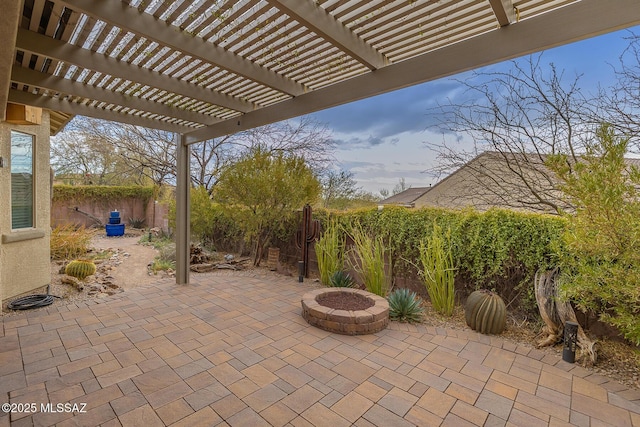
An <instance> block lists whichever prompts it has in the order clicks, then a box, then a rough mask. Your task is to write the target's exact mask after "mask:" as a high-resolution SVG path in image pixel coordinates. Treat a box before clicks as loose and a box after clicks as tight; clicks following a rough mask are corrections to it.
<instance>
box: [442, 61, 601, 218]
mask: <svg viewBox="0 0 640 427" xmlns="http://www.w3.org/2000/svg"><path fill="white" fill-rule="evenodd" d="M541 58H542V55H535V56H530V57H528V58H527V59H525V60H521V61H513V62H512V68H511V69H510V70H509V71H505V72H501V71H497V72H477V73H474V74H473V76H472V78H470V79H468V80H465V81H459V83H461V84H462V85H463V86H464V87H465V88H466V99H467V100H466V101H465V102H462V103H456V102H452V101H450V102H449V103H447V104H444V105H441V106H440V107H439V108H437V109H436V112H437V113H438V115H439V117H440V120H439V123H438V127H439V130H441V131H442V132H443V133H444V135H445V137H444V142H442V143H429V145H430V146H431V148H432V149H434V150H435V151H436V152H437V155H438V158H439V161H440V162H439V163H440V164H439V166H438V167H437V168H435V169H434V170H432V172H435V173H442V172H451V171H452V170H454V169H458V168H460V167H461V166H463V165H465V164H468V162H469V161H470V160H471V159H474V158H476V157H477V156H478V155H479V154H480V153H482V152H485V151H490V152H492V162H491V163H487V162H471V163H469V164H468V166H467V167H468V168H469V167H470V168H472V169H473V171H471V172H472V173H470V174H468V175H469V179H471V180H474V181H475V182H470V183H469V185H468V186H466V189H467V191H469V192H470V193H471V194H468V195H467V194H459V196H460V197H473V198H475V199H476V200H478V199H485V201H486V202H487V204H489V205H491V204H498V205H502V206H508V207H513V208H527V209H531V210H540V211H553V212H558V211H560V210H561V209H566V208H567V207H570V206H567V204H566V202H565V201H564V200H563V198H562V193H561V192H560V191H558V180H557V178H556V177H555V176H554V174H553V173H552V172H551V171H550V170H549V169H547V168H546V166H545V160H546V156H547V155H549V154H566V155H567V156H568V159H569V161H571V162H575V161H576V160H577V158H578V156H579V153H580V152H581V151H582V148H583V147H584V141H585V138H586V137H588V136H590V135H592V130H593V129H594V126H592V124H593V123H594V122H596V121H597V119H595V118H594V117H593V110H592V109H591V108H588V105H590V104H589V102H588V100H587V99H586V97H585V96H584V94H583V93H582V91H581V89H580V86H579V81H580V76H574V77H572V78H568V77H566V76H565V75H564V72H562V71H559V70H557V69H556V67H555V66H554V65H553V64H549V65H548V66H542V65H541ZM452 135H453V136H454V138H457V137H459V136H461V135H464V136H467V137H470V138H471V141H472V147H471V149H467V150H464V149H461V148H460V146H459V144H458V143H457V141H455V142H453V143H450V142H448V141H447V137H451V136H452Z"/></svg>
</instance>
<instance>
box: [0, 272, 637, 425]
mask: <svg viewBox="0 0 640 427" xmlns="http://www.w3.org/2000/svg"><path fill="white" fill-rule="evenodd" d="M192 281H193V282H194V283H192V284H191V285H189V286H178V285H176V284H175V283H173V281H171V280H166V281H158V282H157V283H156V284H154V285H151V286H144V287H140V288H136V289H134V290H131V291H127V292H125V293H123V294H120V295H118V296H116V297H111V298H108V299H104V300H101V301H100V302H99V303H97V302H89V303H81V304H77V305H70V306H64V307H59V308H49V309H48V310H40V311H35V312H29V313H24V314H21V315H18V316H9V317H5V318H4V319H3V320H2V328H1V329H0V403H7V402H10V403H12V404H16V406H17V404H30V403H35V404H36V409H37V411H36V413H17V412H15V413H11V414H4V413H0V427H1V426H9V425H12V426H22V425H43V426H44V425H54V424H55V425H60V426H66V425H85V426H97V425H105V426H119V425H122V426H161V425H176V426H182V425H184V426H200V425H204V426H206V425H230V426H243V425H245V426H259V425H275V426H284V425H291V426H310V425H315V426H331V427H337V426H348V425H357V426H380V427H382V426H385V427H386V426H404V425H407V426H408V425H420V426H431V425H434V426H437V425H451V426H465V425H470V426H482V425H486V426H503V425H521V426H527V427H529V426H536V425H554V426H560V425H578V426H592V427H593V426H604V425H612V426H636V427H638V426H640V391H638V390H631V389H628V388H627V387H625V386H623V385H621V384H619V383H617V382H615V381H611V380H609V379H608V378H605V377H602V376H599V375H595V374H592V373H591V372H589V371H587V370H584V369H582V368H580V367H577V366H575V365H571V364H567V363H565V362H563V361H561V360H560V359H559V358H558V357H556V356H554V355H549V354H548V353H543V352H540V351H537V350H535V349H531V348H528V347H523V346H518V345H514V344H512V343H510V342H505V341H503V340H501V339H499V338H497V337H489V336H484V335H480V334H477V333H475V332H472V331H459V330H445V329H439V328H433V327H428V326H424V325H418V326H411V325H406V324H401V323H396V322H392V323H391V325H390V326H389V328H388V329H386V330H384V331H382V332H379V333H377V334H374V335H365V336H356V337H353V336H342V335H335V334H331V333H328V332H325V331H322V330H320V329H317V328H315V327H312V326H309V325H307V324H306V322H305V321H304V320H303V319H302V317H301V315H300V311H301V308H300V299H301V297H302V294H303V293H304V292H305V291H307V290H309V289H311V288H312V287H313V286H314V285H313V284H312V283H310V282H305V283H303V284H299V283H298V282H297V280H296V279H295V278H292V277H285V276H278V275H275V274H261V273H260V274H252V273H248V272H244V273H222V274H221V273H210V274H200V275H194V276H193V277H192ZM47 402H50V403H53V404H54V408H55V404H57V403H70V404H74V403H75V404H78V405H80V404H86V411H87V412H86V413H69V412H64V411H62V412H57V413H52V412H44V413H43V412H41V411H40V410H41V409H42V408H41V404H46V403H47Z"/></svg>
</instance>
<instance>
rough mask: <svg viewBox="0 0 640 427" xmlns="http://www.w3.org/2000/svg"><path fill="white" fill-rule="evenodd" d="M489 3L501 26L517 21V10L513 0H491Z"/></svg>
mask: <svg viewBox="0 0 640 427" xmlns="http://www.w3.org/2000/svg"><path fill="white" fill-rule="evenodd" d="M489 3H490V4H491V8H492V9H493V14H494V15H496V19H497V20H498V24H499V25H500V26H501V27H504V26H505V25H509V24H512V23H514V22H516V10H515V8H514V7H513V0H489Z"/></svg>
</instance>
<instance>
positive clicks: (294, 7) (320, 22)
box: [267, 0, 389, 70]
mask: <svg viewBox="0 0 640 427" xmlns="http://www.w3.org/2000/svg"><path fill="white" fill-rule="evenodd" d="M267 1H268V2H269V3H270V4H272V5H274V6H276V7H277V8H278V9H280V10H282V11H284V12H286V13H287V15H289V16H291V17H294V18H295V19H296V20H297V21H301V22H302V23H303V24H304V25H305V26H306V27H308V28H310V29H312V30H313V31H314V32H315V33H316V34H318V35H320V36H322V37H323V38H325V39H326V40H328V41H329V42H330V43H331V44H333V45H334V46H336V47H337V48H338V49H340V50H342V51H344V52H347V53H348V54H349V55H350V56H351V57H353V58H355V59H357V60H358V61H359V62H361V63H362V64H364V65H365V66H366V67H367V68H369V69H371V70H376V69H378V68H382V67H384V66H386V65H387V64H388V63H389V60H388V59H387V58H385V57H384V55H382V54H381V53H380V52H378V51H376V50H375V49H374V48H372V47H371V46H370V45H368V44H367V43H365V42H364V41H363V40H362V39H360V38H359V37H358V36H356V35H355V34H353V32H351V31H350V30H349V29H348V28H346V27H345V26H344V25H342V24H341V23H340V22H339V21H338V20H336V19H335V18H333V17H332V16H331V15H329V14H328V13H326V12H325V11H324V10H323V9H321V8H318V7H317V6H316V4H315V3H314V2H313V1H311V0H267Z"/></svg>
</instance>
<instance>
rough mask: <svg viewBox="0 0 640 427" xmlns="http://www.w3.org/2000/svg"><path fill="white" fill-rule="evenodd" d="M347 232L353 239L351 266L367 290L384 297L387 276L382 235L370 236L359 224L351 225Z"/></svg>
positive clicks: (387, 283) (386, 287) (386, 289)
mask: <svg viewBox="0 0 640 427" xmlns="http://www.w3.org/2000/svg"><path fill="white" fill-rule="evenodd" d="M349 234H350V235H351V238H352V239H353V243H354V245H353V248H352V251H353V254H354V258H355V262H353V263H352V268H353V269H354V270H356V271H357V272H358V273H359V274H360V277H361V278H362V281H363V282H364V286H365V287H366V288H367V291H369V292H371V293H373V294H376V295H379V296H381V297H383V298H384V297H386V295H387V292H388V291H389V282H390V280H389V278H388V277H387V273H386V272H385V246H384V242H383V241H382V237H380V236H375V237H372V236H371V235H370V234H368V233H367V232H366V231H365V230H364V229H363V228H362V227H361V226H359V225H357V224H356V225H353V226H352V227H351V228H350V230H349Z"/></svg>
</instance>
